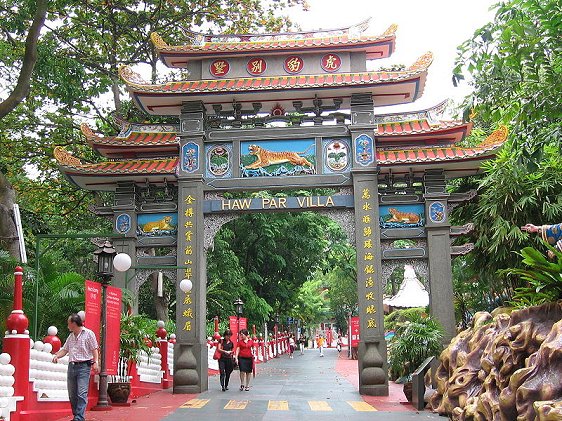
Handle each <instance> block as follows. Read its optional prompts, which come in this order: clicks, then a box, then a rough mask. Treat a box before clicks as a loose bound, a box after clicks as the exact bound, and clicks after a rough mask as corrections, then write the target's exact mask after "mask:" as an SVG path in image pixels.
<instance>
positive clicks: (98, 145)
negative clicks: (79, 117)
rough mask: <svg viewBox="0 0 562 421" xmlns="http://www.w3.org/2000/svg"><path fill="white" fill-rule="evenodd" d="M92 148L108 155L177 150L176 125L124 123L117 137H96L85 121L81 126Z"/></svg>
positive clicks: (149, 154)
mask: <svg viewBox="0 0 562 421" xmlns="http://www.w3.org/2000/svg"><path fill="white" fill-rule="evenodd" d="M80 128H81V130H82V133H83V134H84V136H85V137H86V140H87V141H88V143H89V144H90V145H91V146H92V148H93V149H94V150H96V151H97V152H99V153H100V154H101V155H103V156H105V157H107V158H146V157H155V156H170V155H174V154H177V153H178V148H179V146H178V145H179V141H178V136H177V133H176V132H177V127H175V126H173V125H139V124H130V123H126V122H125V123H124V124H123V127H122V129H121V133H119V134H118V135H117V136H108V137H106V136H98V135H97V134H95V133H94V132H93V131H92V129H91V128H90V127H89V126H88V125H87V124H82V125H81V126H80Z"/></svg>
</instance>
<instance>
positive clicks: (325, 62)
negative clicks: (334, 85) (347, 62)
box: [320, 54, 341, 72]
mask: <svg viewBox="0 0 562 421" xmlns="http://www.w3.org/2000/svg"><path fill="white" fill-rule="evenodd" d="M320 65H321V66H322V70H324V71H325V72H337V71H338V70H339V69H340V67H341V58H340V56H338V55H337V54H326V55H325V56H323V57H322V61H321V63H320Z"/></svg>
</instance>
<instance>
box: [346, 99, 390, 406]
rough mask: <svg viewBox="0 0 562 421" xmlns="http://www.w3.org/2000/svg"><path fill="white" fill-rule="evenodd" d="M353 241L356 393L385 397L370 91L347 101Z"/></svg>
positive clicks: (384, 345)
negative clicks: (357, 324)
mask: <svg viewBox="0 0 562 421" xmlns="http://www.w3.org/2000/svg"><path fill="white" fill-rule="evenodd" d="M351 115H352V125H351V126H350V131H351V141H352V149H353V169H352V176H353V194H354V206H355V244H356V248H357V294H358V302H359V319H360V338H361V342H360V344H359V355H358V357H359V361H358V364H359V393H361V394H364V395H372V396H388V376H387V362H386V341H385V339H384V319H383V303H382V276H381V274H382V269H381V247H380V227H379V200H378V180H377V173H376V150H375V143H374V129H375V127H376V126H375V125H374V108H373V102H372V99H371V96H370V95H355V96H353V97H352V101H351Z"/></svg>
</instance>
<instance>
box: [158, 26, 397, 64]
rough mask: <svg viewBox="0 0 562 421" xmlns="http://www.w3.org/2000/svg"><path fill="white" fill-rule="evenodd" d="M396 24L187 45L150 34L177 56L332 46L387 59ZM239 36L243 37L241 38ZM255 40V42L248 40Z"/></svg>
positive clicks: (162, 52)
mask: <svg viewBox="0 0 562 421" xmlns="http://www.w3.org/2000/svg"><path fill="white" fill-rule="evenodd" d="M396 29H397V26H396V25H391V26H390V27H389V28H388V29H387V30H386V31H385V32H384V33H383V34H381V35H375V36H353V35H351V34H347V33H346V34H338V35H329V34H325V35H324V36H322V35H323V34H322V33H318V34H313V36H312V37H310V36H308V37H307V36H303V37H294V36H293V37H290V36H287V37H268V36H266V35H264V36H261V37H260V36H252V37H239V36H232V37H231V38H230V39H229V38H227V39H228V41H220V42H208V41H207V42H205V41H204V40H202V38H198V39H197V40H196V42H193V43H192V44H187V45H169V44H167V43H166V42H165V41H164V40H163V39H162V37H161V36H160V35H159V34H157V33H156V32H153V33H152V34H151V35H150V39H151V40H152V42H153V44H154V46H155V47H156V50H157V51H158V53H159V54H160V56H161V57H163V56H167V55H173V56H175V57H178V56H185V57H199V58H201V57H205V56H211V55H212V56H213V57H217V56H224V55H233V54H235V55H237V54H244V53H250V54H255V53H258V52H259V53H279V52H287V51H297V50H298V51H299V52H306V51H307V50H314V51H322V50H324V49H330V50H331V51H333V52H337V51H346V50H364V51H366V52H367V58H385V57H388V56H389V55H390V54H392V51H393V50H394V42H395V38H396V35H395V34H396ZM238 39H243V41H240V40H238ZM246 39H251V40H252V41H246Z"/></svg>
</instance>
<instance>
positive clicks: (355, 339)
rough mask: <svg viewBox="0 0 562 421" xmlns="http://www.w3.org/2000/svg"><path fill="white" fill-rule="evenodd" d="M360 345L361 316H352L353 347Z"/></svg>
mask: <svg viewBox="0 0 562 421" xmlns="http://www.w3.org/2000/svg"><path fill="white" fill-rule="evenodd" d="M358 346H359V317H357V316H355V317H352V318H351V347H352V348H357V347H358Z"/></svg>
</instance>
